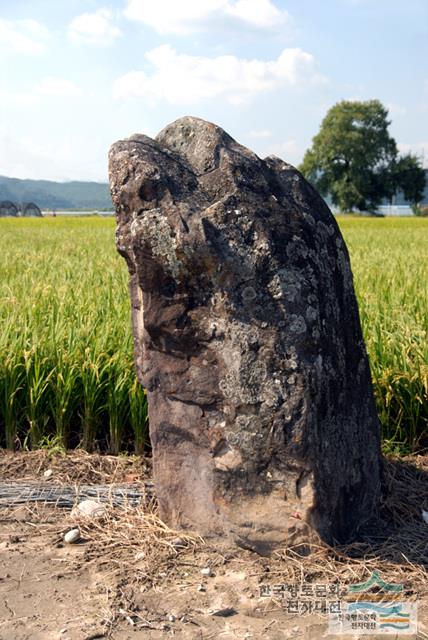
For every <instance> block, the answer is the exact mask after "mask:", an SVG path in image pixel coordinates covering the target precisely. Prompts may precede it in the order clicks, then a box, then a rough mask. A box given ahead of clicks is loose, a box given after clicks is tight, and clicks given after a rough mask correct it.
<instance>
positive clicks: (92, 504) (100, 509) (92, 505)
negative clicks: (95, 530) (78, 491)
mask: <svg viewBox="0 0 428 640" xmlns="http://www.w3.org/2000/svg"><path fill="white" fill-rule="evenodd" d="M105 512H106V509H105V507H104V505H102V504H101V502H97V501H96V500H82V502H79V504H78V505H77V507H75V508H74V509H73V511H72V512H71V514H72V515H77V516H87V517H88V518H99V517H101V516H103V515H104V514H105Z"/></svg>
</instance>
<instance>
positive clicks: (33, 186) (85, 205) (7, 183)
mask: <svg viewBox="0 0 428 640" xmlns="http://www.w3.org/2000/svg"><path fill="white" fill-rule="evenodd" d="M0 200H12V202H17V203H20V204H21V203H23V202H34V203H35V204H37V205H38V206H39V207H40V208H41V209H107V210H112V209H113V204H112V201H111V198H110V192H109V188H108V184H107V183H104V182H77V181H73V182H53V181H51V180H20V179H19V178H6V177H4V176H0Z"/></svg>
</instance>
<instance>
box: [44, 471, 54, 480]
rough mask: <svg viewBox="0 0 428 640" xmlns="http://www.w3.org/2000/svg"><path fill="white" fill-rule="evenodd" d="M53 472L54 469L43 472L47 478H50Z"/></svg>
mask: <svg viewBox="0 0 428 640" xmlns="http://www.w3.org/2000/svg"><path fill="white" fill-rule="evenodd" d="M52 474H53V471H52V469H46V471H45V472H44V473H43V475H44V477H45V478H50V477H51V476H52Z"/></svg>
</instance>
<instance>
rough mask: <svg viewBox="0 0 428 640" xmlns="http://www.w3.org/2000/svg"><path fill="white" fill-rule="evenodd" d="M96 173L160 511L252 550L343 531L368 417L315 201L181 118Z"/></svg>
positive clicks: (360, 363)
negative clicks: (108, 201) (115, 253)
mask: <svg viewBox="0 0 428 640" xmlns="http://www.w3.org/2000/svg"><path fill="white" fill-rule="evenodd" d="M110 186H111V193H112V197H113V201H114V204H115V207H116V211H117V233H116V238H117V247H118V250H119V252H120V253H121V255H123V256H124V257H125V259H126V261H127V264H128V268H129V272H130V288H131V299H132V311H133V326H134V335H135V355H136V366H137V371H138V375H139V379H140V381H141V383H142V384H143V385H144V386H145V388H146V389H147V393H148V402H149V415H150V434H151V441H152V446H153V455H154V480H155V486H156V492H157V496H158V499H159V503H160V508H161V515H162V517H163V518H164V520H165V521H166V522H168V523H169V524H170V525H172V526H181V527H190V528H193V529H196V530H197V531H199V532H200V533H202V534H204V535H209V534H212V535H225V534H226V535H230V536H231V537H233V538H234V540H235V541H236V542H237V543H238V544H241V545H244V546H248V547H250V548H255V549H257V550H259V551H262V552H263V551H269V549H271V548H273V547H275V546H277V545H280V544H283V543H287V542H292V541H293V540H296V539H297V538H296V536H297V537H298V534H303V535H304V536H306V535H309V529H310V528H314V529H315V530H316V531H317V532H318V533H319V534H320V535H321V536H322V537H323V538H324V539H325V540H327V541H329V542H332V541H334V540H338V541H345V540H348V539H349V538H351V537H352V536H353V535H354V534H355V533H356V531H357V530H358V528H359V527H360V525H362V524H363V523H365V522H366V521H367V520H368V519H369V518H370V517H371V516H372V514H373V513H374V512H375V511H376V506H377V501H378V497H379V487H380V447H379V425H378V418H377V415H376V410H375V405H374V401H373V395H372V387H371V380H370V371H369V366H368V361H367V356H366V353H365V348H364V343H363V339H362V335H361V329H360V322H359V317H358V308H357V303H356V299H355V295H354V289H353V283H352V274H351V269H350V264H349V258H348V253H347V249H346V246H345V243H344V241H343V239H342V236H341V234H340V231H339V229H338V226H337V224H336V222H335V220H334V218H333V216H332V214H331V213H330V211H329V209H328V207H327V206H326V204H325V203H324V201H323V200H322V199H321V198H320V196H319V195H318V194H317V193H316V191H315V190H314V189H313V188H312V187H311V186H310V185H309V184H308V183H307V182H306V181H305V180H304V178H303V177H302V176H301V174H300V173H299V172H298V171H297V170H296V169H294V168H293V167H292V166H290V165H288V164H286V163H285V162H283V161H282V160H280V159H278V158H275V157H269V158H266V159H265V160H261V159H260V158H258V157H257V156H256V155H255V154H254V153H252V152H251V151H249V150H248V149H246V148H245V147H242V146H241V145H239V144H238V143H236V142H235V141H234V140H233V139H232V138H231V137H230V136H229V135H228V134H227V133H225V132H224V131H223V130H222V129H220V128H219V127H217V126H215V125H213V124H211V123H208V122H205V121H203V120H199V119H197V118H190V117H186V118H182V119H180V120H177V121H176V122H174V123H173V124H171V125H169V126H168V127H166V128H165V129H164V130H163V131H161V133H160V134H159V135H158V136H157V138H156V139H155V140H152V139H150V138H148V137H146V136H143V135H135V136H132V137H131V138H129V139H127V140H123V141H120V142H117V143H116V144H114V145H113V146H112V148H111V151H110Z"/></svg>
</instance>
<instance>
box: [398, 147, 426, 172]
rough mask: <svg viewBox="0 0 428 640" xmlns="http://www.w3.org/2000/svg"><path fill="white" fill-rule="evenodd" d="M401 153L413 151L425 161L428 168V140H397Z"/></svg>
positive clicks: (424, 163)
mask: <svg viewBox="0 0 428 640" xmlns="http://www.w3.org/2000/svg"><path fill="white" fill-rule="evenodd" d="M397 147H398V150H399V151H400V153H402V154H405V153H413V154H414V155H416V156H418V158H420V159H421V160H422V162H423V165H424V167H425V168H428V142H397Z"/></svg>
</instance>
